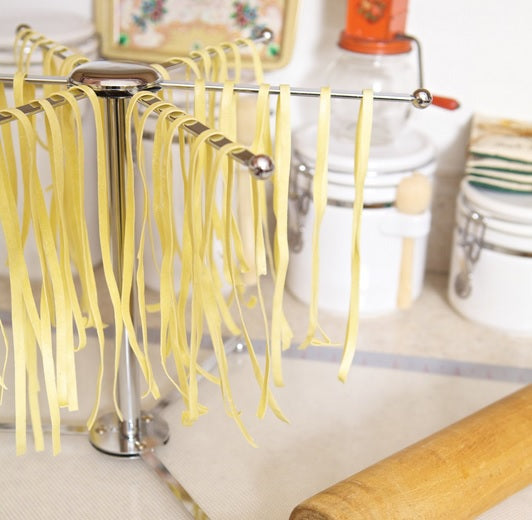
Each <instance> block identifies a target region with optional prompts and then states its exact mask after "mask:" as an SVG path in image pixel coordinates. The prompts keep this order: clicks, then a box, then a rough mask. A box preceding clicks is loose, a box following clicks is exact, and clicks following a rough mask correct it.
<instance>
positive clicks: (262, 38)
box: [161, 28, 273, 70]
mask: <svg viewBox="0 0 532 520" xmlns="http://www.w3.org/2000/svg"><path fill="white" fill-rule="evenodd" d="M272 40H273V31H271V30H270V29H267V28H264V29H262V31H261V32H260V34H258V35H257V37H255V38H252V39H251V41H252V42H253V43H268V42H270V41H272ZM236 45H237V47H244V46H245V43H244V42H240V41H238V42H236ZM223 50H224V51H225V52H228V51H229V50H230V47H224V48H223ZM209 56H210V57H211V58H213V57H215V56H216V53H215V52H214V51H210V52H209ZM192 60H193V61H194V62H196V63H197V62H199V61H201V56H194V57H193V58H192ZM161 65H162V66H163V67H164V68H165V69H167V70H176V69H178V68H181V67H183V63H182V62H178V63H173V62H172V61H171V60H168V61H165V62H163V63H161Z"/></svg>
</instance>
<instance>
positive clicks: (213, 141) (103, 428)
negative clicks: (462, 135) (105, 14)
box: [0, 27, 432, 515]
mask: <svg viewBox="0 0 532 520" xmlns="http://www.w3.org/2000/svg"><path fill="white" fill-rule="evenodd" d="M20 28H21V27H19V28H17V31H18V30H19V29H20ZM272 36H273V35H272V33H271V31H269V30H267V29H266V30H263V31H262V33H261V34H260V36H259V37H258V38H257V39H256V40H255V41H256V42H261V43H262V42H267V41H269V40H270V39H271V38H272ZM39 45H40V46H41V47H42V48H43V49H47V48H48V45H49V42H44V43H42V44H39ZM65 53H66V54H65ZM56 54H57V55H58V56H59V57H63V58H64V57H65V56H67V55H68V51H64V50H60V51H58V52H57V53H56ZM163 66H164V67H165V68H166V69H167V70H171V69H173V68H175V67H178V66H180V65H179V64H172V63H170V62H168V63H164V64H163ZM12 81H13V77H12V76H10V75H7V74H1V73H0V82H4V83H11V82H12ZM25 81H26V82H28V83H32V84H38V85H44V84H47V85H58V86H77V85H85V86H89V87H90V88H91V89H93V90H94V92H95V93H96V94H97V95H98V96H99V97H100V98H101V99H103V101H104V113H105V126H106V138H107V143H106V144H107V165H108V177H109V179H108V182H109V186H110V189H109V194H110V195H109V212H110V221H111V222H112V226H113V227H112V229H111V244H110V247H111V253H112V259H113V270H114V273H115V277H116V280H117V282H118V285H119V286H121V280H122V278H121V269H122V268H121V266H122V262H121V259H122V258H123V256H124V252H123V244H122V242H123V235H124V227H125V219H124V207H125V206H124V205H125V192H126V186H125V184H126V167H127V155H126V122H125V114H126V108H127V105H128V100H129V99H130V98H131V97H132V96H133V95H134V94H136V93H137V92H140V91H153V92H155V91H158V90H160V89H192V88H194V84H193V83H191V82H185V81H182V82H177V81H169V80H164V79H163V78H162V77H161V75H160V74H159V72H158V71H157V70H156V69H155V68H153V67H150V66H148V65H144V64H138V63H129V62H128V63H123V62H112V61H95V62H88V63H84V64H82V65H80V66H78V67H76V68H75V69H74V70H73V71H72V73H71V74H70V75H69V76H68V77H51V76H42V75H28V76H26V78H25ZM206 89H207V90H209V91H221V90H222V89H223V84H218V83H207V84H206ZM258 90H259V87H258V86H257V85H244V84H237V85H235V86H234V91H235V92H243V93H257V92H258ZM269 92H270V93H271V94H274V95H275V94H278V93H279V92H280V87H275V86H273V87H270V89H269ZM290 93H291V95H295V96H309V97H317V96H319V95H320V91H319V90H317V89H307V88H291V89H290ZM75 95H76V96H77V97H83V96H84V94H83V93H80V92H77V93H76V94H75ZM331 96H332V97H334V98H342V99H360V98H362V93H361V92H350V91H333V92H332V93H331ZM373 98H374V99H375V100H376V101H397V102H408V103H412V104H413V105H414V106H415V107H416V108H425V107H427V106H429V105H430V104H431V102H432V96H431V94H430V92H429V91H427V90H426V89H424V88H422V86H421V87H420V88H419V89H417V90H416V91H415V92H413V93H412V94H387V93H376V94H374V96H373ZM47 101H48V102H49V103H50V104H51V105H52V106H54V107H56V106H59V105H61V104H63V103H65V101H64V99H63V98H58V97H54V96H53V95H52V96H50V97H49V98H47ZM140 101H141V103H144V104H145V105H150V104H151V103H153V101H152V100H149V99H148V100H145V99H141V100H140ZM17 108H18V109H19V110H20V111H21V112H23V113H24V114H26V115H27V116H32V115H35V114H37V113H39V112H41V111H42V108H41V106H40V105H39V104H37V103H29V104H27V105H23V106H19V107H17ZM156 110H157V109H156ZM12 120H13V117H12V116H10V115H9V114H1V113H0V125H1V124H3V123H9V122H10V121H12ZM184 129H185V130H186V132H188V133H190V134H192V135H194V136H200V135H202V134H203V133H204V132H206V131H208V130H209V128H208V127H207V126H205V125H203V124H202V123H200V122H197V121H196V122H193V123H190V124H185V125H184ZM208 143H209V144H210V145H211V146H213V147H214V148H216V149H220V148H222V147H223V146H225V145H227V144H229V143H231V141H230V140H229V139H227V138H221V139H220V138H219V137H213V138H210V139H208ZM231 156H232V158H233V159H234V160H235V161H237V162H238V163H240V164H241V165H243V166H245V167H247V168H248V170H249V173H250V175H252V176H253V177H254V178H256V179H258V180H261V179H266V178H268V177H269V176H270V175H271V174H272V173H273V170H274V165H273V162H272V160H271V159H270V157H268V156H266V155H255V154H253V153H252V152H250V151H249V150H248V149H246V148H244V147H242V148H241V149H238V150H236V151H233V152H231ZM134 298H135V295H134V294H133V295H132V300H133V299H134ZM134 303H135V302H133V301H131V305H133V304H134ZM241 348H242V343H241V342H240V341H239V339H238V338H233V339H231V340H229V341H228V342H226V343H225V349H226V352H230V351H234V350H239V349H241ZM210 365H211V362H210V361H209V360H207V362H206V363H205V364H204V368H206V369H212V367H211V366H210ZM117 398H118V405H119V408H120V410H121V412H122V415H123V418H122V420H120V419H119V418H118V417H117V415H116V413H115V412H111V413H109V414H106V415H103V416H102V417H100V418H98V419H97V420H96V422H95V425H94V427H93V428H92V430H91V431H90V432H89V439H90V442H91V444H92V445H93V446H94V447H95V448H97V449H98V450H100V451H101V452H104V453H106V454H111V455H117V456H122V457H140V458H141V459H142V460H143V461H144V462H146V463H147V464H148V465H149V466H150V467H151V468H152V469H153V470H155V472H156V473H157V474H158V475H159V477H161V479H162V480H163V481H164V482H165V483H166V485H167V486H168V487H169V488H170V490H171V491H172V492H173V493H174V494H175V495H176V497H178V498H179V499H181V500H182V501H183V503H185V504H187V505H188V506H189V507H190V506H192V508H193V511H195V514H196V515H198V514H199V512H201V510H200V509H199V507H198V506H197V505H196V504H195V502H194V501H193V500H192V498H191V497H190V496H189V495H188V493H187V492H186V490H185V489H183V487H182V486H181V485H180V484H179V482H178V481H177V480H176V479H175V478H174V477H173V476H172V475H171V473H170V472H169V471H168V469H167V468H166V467H165V466H164V464H163V463H162V462H161V461H160V460H159V458H158V457H157V455H156V453H155V448H156V447H157V446H160V445H162V444H164V443H166V442H167V441H168V439H169V427H168V424H167V423H166V422H165V421H164V420H163V419H161V418H160V416H159V414H158V412H160V411H161V410H162V409H163V408H164V407H165V406H167V405H168V404H169V402H171V401H170V399H169V398H164V399H161V400H160V401H159V402H158V403H157V404H156V405H155V407H154V408H153V409H152V410H151V411H149V412H144V411H142V410H141V407H140V392H139V383H138V366H137V361H136V359H135V356H134V354H133V352H132V349H131V346H130V344H129V338H128V335H127V334H124V337H123V340H122V353H121V356H120V362H119V368H118V383H117ZM12 429H14V426H13V425H10V424H0V430H4V431H8V430H12ZM62 430H63V431H64V430H69V431H70V433H72V432H83V433H85V432H86V429H85V428H83V427H69V426H63V427H62Z"/></svg>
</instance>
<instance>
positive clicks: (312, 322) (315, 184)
mask: <svg viewBox="0 0 532 520" xmlns="http://www.w3.org/2000/svg"><path fill="white" fill-rule="evenodd" d="M330 122H331V89H330V88H329V87H324V88H322V89H321V93H320V108H319V120H318V139H317V142H316V150H317V154H316V165H315V167H314V178H313V181H312V189H313V195H312V200H313V207H314V225H313V229H312V252H313V256H312V267H311V272H312V274H311V297H310V303H309V325H308V329H307V336H306V338H305V340H304V341H303V343H302V344H301V345H300V347H299V348H302V349H303V348H306V347H307V346H308V345H330V344H331V341H330V339H329V338H328V337H327V335H326V334H325V332H324V331H323V329H322V328H321V327H320V325H319V323H318V287H319V269H320V261H319V253H320V244H319V239H320V235H319V234H320V226H321V222H322V220H323V216H324V214H325V209H326V207H327V158H328V155H329V130H330ZM317 330H319V331H320V333H321V335H322V336H323V340H321V341H320V340H317V339H316V338H315V334H316V331H317Z"/></svg>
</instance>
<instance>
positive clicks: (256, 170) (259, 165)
mask: <svg viewBox="0 0 532 520" xmlns="http://www.w3.org/2000/svg"><path fill="white" fill-rule="evenodd" d="M248 168H249V169H250V171H251V173H252V174H253V176H254V177H256V178H257V179H268V178H269V177H270V176H271V174H272V173H273V170H274V169H275V166H274V164H273V161H272V160H271V158H270V157H268V156H267V155H264V154H259V155H254V156H253V157H252V158H251V159H250V161H249V162H248Z"/></svg>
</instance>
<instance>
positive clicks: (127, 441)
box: [89, 412, 170, 457]
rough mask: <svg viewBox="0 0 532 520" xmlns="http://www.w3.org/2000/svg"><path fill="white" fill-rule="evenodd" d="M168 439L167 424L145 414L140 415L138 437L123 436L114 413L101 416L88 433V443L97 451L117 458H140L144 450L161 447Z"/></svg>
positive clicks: (158, 418)
mask: <svg viewBox="0 0 532 520" xmlns="http://www.w3.org/2000/svg"><path fill="white" fill-rule="evenodd" d="M169 438H170V428H169V427H168V423H167V422H166V421H164V420H163V419H161V418H160V417H157V416H155V415H152V414H151V413H147V412H142V413H141V417H140V427H139V435H138V437H133V438H130V437H127V436H125V435H123V433H122V429H121V422H120V420H119V418H118V416H117V415H116V414H115V413H114V412H110V413H107V414H105V415H102V416H101V417H100V418H99V419H98V420H97V421H96V423H95V425H94V426H93V428H92V429H91V431H90V432H89V441H90V443H91V444H92V445H93V446H94V447H95V448H96V449H97V450H98V451H101V452H103V453H106V454H108V455H116V456H118V457H140V456H141V454H142V452H143V451H145V450H146V449H153V448H156V447H157V446H162V445H163V444H166V443H167V442H168V439H169Z"/></svg>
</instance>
